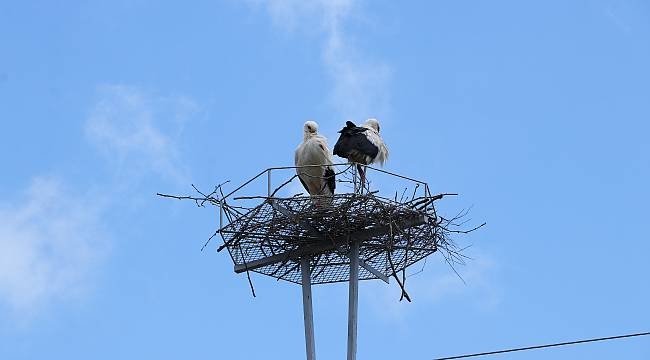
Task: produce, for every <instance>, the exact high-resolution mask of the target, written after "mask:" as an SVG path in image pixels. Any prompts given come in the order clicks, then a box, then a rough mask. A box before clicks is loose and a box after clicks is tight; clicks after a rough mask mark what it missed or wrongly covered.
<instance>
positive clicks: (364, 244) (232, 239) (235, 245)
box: [220, 193, 446, 284]
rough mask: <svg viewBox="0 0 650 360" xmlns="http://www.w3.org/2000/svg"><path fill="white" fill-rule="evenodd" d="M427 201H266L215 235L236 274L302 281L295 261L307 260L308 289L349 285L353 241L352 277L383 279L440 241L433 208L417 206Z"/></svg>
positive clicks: (349, 197) (370, 197)
mask: <svg viewBox="0 0 650 360" xmlns="http://www.w3.org/2000/svg"><path fill="white" fill-rule="evenodd" d="M427 200H428V199H426V198H425V199H420V198H419V199H417V200H416V201H409V202H407V203H399V202H395V201H391V200H388V199H383V198H380V197H378V196H376V195H374V194H372V193H370V194H355V193H352V194H339V195H335V196H334V197H333V198H332V199H331V201H332V202H331V204H329V205H326V206H315V205H314V202H313V200H312V199H311V198H310V197H304V196H301V197H292V198H268V199H265V201H264V202H262V203H261V204H259V205H258V206H256V207H255V208H253V209H252V210H250V211H249V212H248V213H246V214H245V215H243V216H240V217H239V218H237V219H235V220H234V221H232V222H231V223H230V224H228V225H227V226H225V227H224V228H222V229H221V231H220V233H221V235H222V237H223V239H224V241H225V246H226V247H227V248H228V251H229V252H230V255H231V256H232V259H233V261H234V263H235V271H236V272H243V271H246V270H251V271H255V272H258V273H261V274H264V275H268V276H272V277H275V278H277V279H278V280H286V281H290V282H294V283H296V284H301V282H302V278H301V273H300V258H302V257H305V256H307V257H309V258H310V268H311V271H310V273H311V282H312V284H323V283H333V282H341V281H348V280H349V276H350V258H349V257H348V254H349V251H350V243H351V242H352V241H359V247H360V248H359V261H360V265H361V269H359V270H360V271H359V279H360V280H365V279H383V280H384V281H387V278H388V277H389V276H391V275H393V274H395V273H396V272H398V271H400V270H403V269H405V268H406V267H408V266H409V265H411V264H413V263H415V262H417V261H419V260H421V259H423V258H424V257H426V256H427V255H430V254H431V253H433V252H435V251H436V250H437V249H438V246H439V245H440V243H442V242H445V241H446V239H445V234H444V230H443V228H442V227H440V226H439V223H438V220H439V219H437V218H436V216H435V211H433V207H432V206H422V202H424V204H425V205H426V203H427ZM417 204H420V207H418V205H417Z"/></svg>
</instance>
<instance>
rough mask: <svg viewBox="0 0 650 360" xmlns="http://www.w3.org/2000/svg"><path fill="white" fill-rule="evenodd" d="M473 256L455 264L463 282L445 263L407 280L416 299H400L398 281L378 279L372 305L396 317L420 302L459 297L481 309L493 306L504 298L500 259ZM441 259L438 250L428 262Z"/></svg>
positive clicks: (427, 304) (399, 318)
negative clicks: (500, 277)
mask: <svg viewBox="0 0 650 360" xmlns="http://www.w3.org/2000/svg"><path fill="white" fill-rule="evenodd" d="M473 256H474V257H475V258H476V259H475V260H469V261H468V263H467V265H465V266H457V267H456V270H457V271H458V272H459V274H460V275H461V276H462V278H463V280H464V282H463V280H461V279H460V278H459V277H458V276H457V275H456V274H455V273H454V272H453V271H452V270H451V269H450V268H449V267H448V266H447V265H446V264H444V263H440V264H435V265H434V264H431V263H430V264H429V266H426V267H425V268H424V270H423V271H422V272H420V273H417V274H416V275H413V276H410V277H408V278H407V280H406V290H407V291H408V292H409V294H410V295H411V297H412V298H413V301H414V302H413V303H407V302H406V301H402V302H399V301H398V300H399V295H400V291H399V287H397V285H396V284H391V286H384V284H379V283H378V284H376V286H377V287H378V288H377V289H373V291H374V292H375V294H376V298H373V300H372V301H370V303H371V304H370V305H371V306H372V307H373V308H374V309H375V310H376V312H377V314H378V315H380V316H384V317H387V318H389V319H391V320H397V321H402V320H405V319H406V317H407V315H408V314H409V313H410V312H412V311H414V310H416V309H417V308H418V307H419V306H424V307H427V308H429V307H431V306H432V305H439V304H441V303H444V302H448V301H455V300H456V299H459V300H460V299H471V300H470V302H472V305H473V306H475V307H477V308H479V309H491V308H494V307H495V306H498V304H499V303H500V302H501V293H500V287H499V286H498V282H497V280H496V273H497V272H498V269H497V262H496V261H494V260H493V258H492V257H490V256H489V255H486V254H480V255H479V254H473ZM441 260H442V259H441V258H440V257H439V256H437V255H435V254H434V255H433V256H431V257H430V258H429V259H428V261H429V262H432V261H441ZM417 268H418V265H415V266H414V267H413V268H410V270H411V272H413V271H416V272H417V271H418V270H419V269H417ZM407 274H408V272H407ZM377 294H378V295H377ZM377 299H379V301H377Z"/></svg>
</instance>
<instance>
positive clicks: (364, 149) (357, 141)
mask: <svg viewBox="0 0 650 360" xmlns="http://www.w3.org/2000/svg"><path fill="white" fill-rule="evenodd" d="M339 133H340V134H341V135H340V136H339V139H338V141H337V142H336V145H334V155H338V156H340V157H342V158H346V159H348V161H353V162H356V163H358V164H363V165H370V164H375V163H379V164H380V165H382V166H383V165H384V163H385V162H386V160H388V147H386V144H385V143H384V140H383V139H382V138H381V135H379V121H377V119H374V118H370V119H368V120H367V121H366V122H365V124H363V125H361V126H356V125H355V124H354V123H353V122H352V121H346V122H345V127H344V128H343V129H341V131H339ZM358 164H357V168H358V169H359V174H360V175H361V184H365V181H366V171H365V167H364V166H361V165H358Z"/></svg>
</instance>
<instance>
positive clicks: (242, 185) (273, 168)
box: [221, 162, 426, 200]
mask: <svg viewBox="0 0 650 360" xmlns="http://www.w3.org/2000/svg"><path fill="white" fill-rule="evenodd" d="M350 164H353V165H356V164H357V163H354V162H352V163H338V164H317V165H302V166H276V167H270V168H267V169H265V170H264V171H262V172H260V173H259V174H257V175H255V176H254V177H253V178H251V179H250V180H248V181H246V182H245V183H243V184H241V185H240V186H239V187H237V188H236V189H235V190H233V191H231V192H229V193H228V194H226V195H225V196H224V197H222V198H221V200H226V199H228V198H229V197H230V196H231V195H232V194H234V193H235V192H237V191H239V190H240V189H241V188H243V187H244V186H246V185H248V184H250V183H251V182H253V180H255V179H257V178H258V177H260V176H262V175H263V174H264V173H265V172H268V171H270V170H288V169H302V168H307V167H316V166H323V165H329V166H349V165H350ZM354 167H356V166H354ZM367 168H370V169H373V170H376V171H379V172H383V173H385V174H388V175H392V176H397V177H400V178H402V179H406V180H410V181H413V182H417V183H420V184H426V182H424V181H421V180H417V179H413V178H410V177H407V176H403V175H399V174H396V173H393V172H390V171H387V170H382V169H378V168H375V167H372V166H367Z"/></svg>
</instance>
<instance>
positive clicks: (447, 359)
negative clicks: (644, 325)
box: [433, 332, 650, 360]
mask: <svg viewBox="0 0 650 360" xmlns="http://www.w3.org/2000/svg"><path fill="white" fill-rule="evenodd" d="M646 335H650V332H643V333H636V334H626V335H617V336H608V337H602V338H595V339H586V340H577V341H569V342H562V343H555V344H546V345H535V346H527V347H521V348H513V349H505V350H497V351H488V352H482V353H476V354H467V355H458V356H450V357H442V358H435V359H433V360H452V359H464V358H470V357H478V356H485V355H495V354H503V353H509V352H515V351H524V350H534V349H543V348H549V347H555V346H565V345H575V344H584V343H589V342H596V341H605V340H615V339H623V338H630V337H635V336H646Z"/></svg>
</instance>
